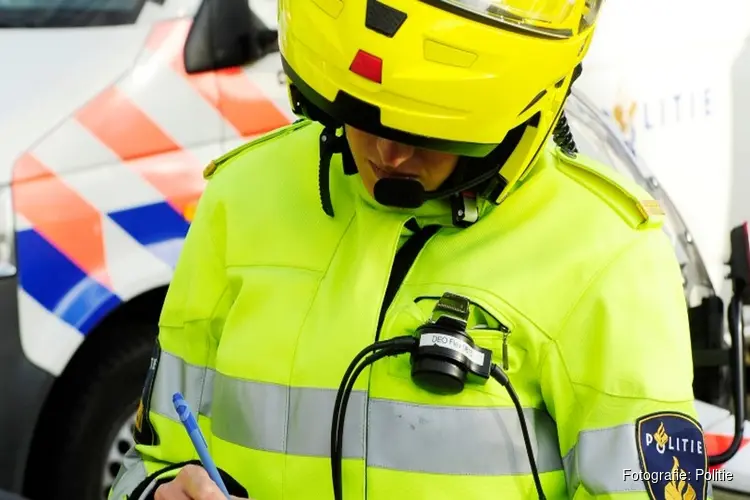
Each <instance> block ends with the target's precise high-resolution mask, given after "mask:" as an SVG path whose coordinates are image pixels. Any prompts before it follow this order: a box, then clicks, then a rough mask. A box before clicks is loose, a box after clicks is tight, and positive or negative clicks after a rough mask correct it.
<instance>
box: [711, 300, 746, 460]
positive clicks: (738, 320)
mask: <svg viewBox="0 0 750 500" xmlns="http://www.w3.org/2000/svg"><path fill="white" fill-rule="evenodd" d="M742 305H743V303H742V297H741V295H739V294H736V295H735V296H734V297H732V301H731V302H730V303H729V314H728V316H729V332H730V334H731V337H732V344H733V345H732V348H733V349H732V351H733V354H734V356H735V358H734V359H732V360H731V365H730V368H731V373H732V389H733V391H732V392H733V396H732V397H733V399H734V401H733V402H734V436H733V437H732V442H731V443H730V444H729V446H728V447H727V449H726V450H724V451H723V452H721V453H718V454H716V455H709V457H708V464H709V465H712V466H713V465H720V464H723V463H725V462H727V461H729V459H730V458H732V457H733V456H734V455H735V454H736V453H737V452H738V451H739V449H740V446H742V438H743V437H744V435H745V384H744V379H745V376H744V374H743V373H742V371H743V370H744V369H745V358H744V356H745V322H744V320H743V317H742ZM735 343H736V344H737V345H734V344H735Z"/></svg>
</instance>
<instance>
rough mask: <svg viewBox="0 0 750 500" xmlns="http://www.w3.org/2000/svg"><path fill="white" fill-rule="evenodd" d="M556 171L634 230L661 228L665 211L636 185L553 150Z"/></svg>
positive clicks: (587, 160) (578, 156)
mask: <svg viewBox="0 0 750 500" xmlns="http://www.w3.org/2000/svg"><path fill="white" fill-rule="evenodd" d="M555 155H556V157H557V159H558V170H560V172H562V173H563V174H565V175H566V176H567V177H569V178H570V179H572V180H573V181H575V182H576V183H578V184H580V185H581V186H583V187H584V188H586V189H587V190H588V191H590V192H592V193H593V194H595V195H596V196H598V197H599V198H600V199H601V200H602V201H604V202H605V203H606V204H607V205H609V206H610V208H612V209H613V210H614V211H615V212H617V213H618V214H619V215H620V217H622V218H623V220H625V222H626V223H628V225H630V226H631V227H633V228H635V229H649V228H660V227H661V226H662V224H663V222H664V215H665V214H664V210H663V209H662V208H661V205H660V204H659V201H658V200H656V199H654V197H653V196H651V194H649V193H648V191H646V190H645V189H644V188H642V187H641V186H639V185H638V184H637V183H636V182H635V181H633V180H631V179H628V178H627V177H625V176H624V175H623V174H620V173H619V172H617V171H615V170H614V169H612V168H609V167H606V166H604V165H602V164H600V163H598V162H596V161H594V160H593V159H591V158H588V157H586V156H584V155H581V154H576V155H574V156H569V155H567V154H565V153H564V152H562V151H561V150H560V148H556V149H555Z"/></svg>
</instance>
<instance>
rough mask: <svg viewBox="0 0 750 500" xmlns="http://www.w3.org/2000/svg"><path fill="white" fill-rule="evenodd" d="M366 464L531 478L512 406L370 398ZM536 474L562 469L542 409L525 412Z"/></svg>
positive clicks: (554, 433) (549, 421) (554, 431)
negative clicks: (439, 404) (444, 404)
mask: <svg viewBox="0 0 750 500" xmlns="http://www.w3.org/2000/svg"><path fill="white" fill-rule="evenodd" d="M369 411H370V419H369V428H368V433H369V436H368V443H369V447H368V450H367V451H368V453H367V463H368V465H371V466H373V467H383V468H386V469H396V470H409V471H421V472H432V473H437V474H471V475H495V476H498V475H504V474H530V473H531V466H530V464H529V459H528V456H527V454H526V447H525V445H524V441H523V434H522V432H521V423H520V422H519V420H518V413H517V412H516V409H515V408H467V407H460V408H459V407H435V406H423V405H415V404H408V403H401V402H396V401H386V400H377V399H372V400H370V408H369ZM524 414H525V417H526V425H527V427H528V428H529V434H530V436H531V444H532V449H533V452H534V457H535V459H536V463H537V468H538V469H539V472H540V473H541V472H550V471H555V470H561V469H562V460H561V458H560V451H559V448H558V441H557V429H556V427H555V423H554V422H553V421H552V419H551V418H550V416H549V415H548V414H547V413H546V412H543V411H539V410H533V409H525V410H524Z"/></svg>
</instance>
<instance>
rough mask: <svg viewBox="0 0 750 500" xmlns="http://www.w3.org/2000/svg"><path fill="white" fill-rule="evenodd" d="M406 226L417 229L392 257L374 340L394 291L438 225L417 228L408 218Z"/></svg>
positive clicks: (378, 334)
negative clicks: (394, 256)
mask: <svg viewBox="0 0 750 500" xmlns="http://www.w3.org/2000/svg"><path fill="white" fill-rule="evenodd" d="M406 225H407V227H409V226H412V227H413V226H417V230H416V231H415V232H414V234H412V235H411V236H410V237H409V239H408V240H407V241H406V242H405V243H404V244H403V245H402V246H401V248H399V249H398V251H397V252H396V258H395V259H393V266H391V274H390V276H389V277H388V285H387V286H386V288H385V296H384V297H383V304H382V306H381V307H380V317H379V318H378V329H377V331H376V334H375V340H377V339H378V338H380V329H381V328H382V327H383V321H384V320H385V313H386V312H387V311H388V308H389V307H390V306H391V303H392V302H393V299H394V298H395V297H396V292H398V289H399V288H400V287H401V283H403V282H404V278H406V274H407V273H408V272H409V269H411V266H412V264H414V261H415V260H417V256H418V255H419V252H421V251H422V248H424V246H425V245H426V244H427V242H428V241H429V240H430V238H432V237H433V236H434V235H435V233H437V232H438V230H439V229H440V226H439V225H437V224H433V225H429V226H425V227H423V228H421V229H420V228H419V225H418V224H417V223H416V220H414V219H409V221H408V222H407V223H406Z"/></svg>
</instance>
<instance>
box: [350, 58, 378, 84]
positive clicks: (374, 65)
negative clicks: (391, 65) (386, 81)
mask: <svg viewBox="0 0 750 500" xmlns="http://www.w3.org/2000/svg"><path fill="white" fill-rule="evenodd" d="M349 71H351V72H352V73H356V74H357V75H359V76H361V77H362V78H367V79H368V80H370V81H373V82H377V83H382V78H383V60H382V59H381V58H379V57H377V56H374V55H372V54H369V53H367V52H365V51H364V50H360V51H358V52H357V55H356V56H354V60H353V61H352V65H351V66H349Z"/></svg>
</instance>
